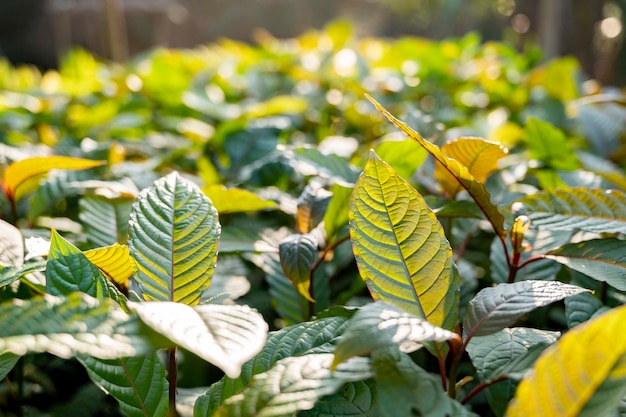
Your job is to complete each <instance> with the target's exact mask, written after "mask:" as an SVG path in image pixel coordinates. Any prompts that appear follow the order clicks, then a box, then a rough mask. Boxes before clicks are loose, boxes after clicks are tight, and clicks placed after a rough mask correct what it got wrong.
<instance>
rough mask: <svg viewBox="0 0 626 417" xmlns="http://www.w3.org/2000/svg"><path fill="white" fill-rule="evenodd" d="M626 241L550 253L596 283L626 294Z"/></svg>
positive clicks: (574, 245) (588, 244)
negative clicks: (599, 282)
mask: <svg viewBox="0 0 626 417" xmlns="http://www.w3.org/2000/svg"><path fill="white" fill-rule="evenodd" d="M625 250H626V242H625V241H623V240H619V239H615V238H605V239H593V240H587V241H584V242H579V243H571V244H569V245H565V246H562V247H560V248H558V249H556V250H553V251H551V252H548V253H547V254H546V255H545V258H548V259H552V260H554V261H557V262H558V263H560V264H563V265H565V266H567V267H568V268H571V269H573V270H575V271H578V272H580V273H583V274H585V275H587V276H589V277H591V278H593V279H595V280H597V281H602V282H606V283H607V284H609V285H610V286H612V287H615V288H617V289H618V290H620V291H626V253H625Z"/></svg>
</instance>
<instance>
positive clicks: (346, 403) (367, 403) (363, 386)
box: [298, 379, 381, 417]
mask: <svg viewBox="0 0 626 417" xmlns="http://www.w3.org/2000/svg"><path fill="white" fill-rule="evenodd" d="M376 399H377V388H376V382H375V381H374V379H366V380H364V381H356V382H348V383H346V384H344V385H343V386H342V387H341V389H340V390H339V391H338V392H336V393H334V394H331V395H326V396H324V397H322V398H320V399H319V400H317V402H316V403H315V406H314V407H313V408H312V409H310V410H307V411H301V412H299V413H298V416H300V417H340V416H350V417H380V416H381V414H380V412H379V411H378V407H377V406H376Z"/></svg>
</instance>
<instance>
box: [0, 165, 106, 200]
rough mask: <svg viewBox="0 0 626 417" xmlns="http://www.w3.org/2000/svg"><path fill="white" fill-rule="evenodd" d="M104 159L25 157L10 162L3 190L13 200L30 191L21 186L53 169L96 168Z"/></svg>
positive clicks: (3, 180)
mask: <svg viewBox="0 0 626 417" xmlns="http://www.w3.org/2000/svg"><path fill="white" fill-rule="evenodd" d="M103 164H104V162H103V161H92V160H90V159H82V158H72V157H69V156H41V157H33V158H27V159H23V160H21V161H17V162H13V163H12V164H10V165H9V166H8V167H7V168H6V169H5V170H4V173H3V175H2V190H3V191H4V193H5V194H6V195H7V196H8V197H9V198H10V199H13V200H18V199H19V198H20V197H22V196H24V195H25V194H26V193H27V192H28V191H32V190H20V193H19V194H18V193H17V191H18V189H19V187H20V186H21V185H23V184H25V183H26V182H27V181H28V180H30V179H33V178H37V177H40V176H42V175H44V174H47V173H48V172H50V171H51V170H53V169H72V170H80V169H87V168H94V167H97V166H100V165H103Z"/></svg>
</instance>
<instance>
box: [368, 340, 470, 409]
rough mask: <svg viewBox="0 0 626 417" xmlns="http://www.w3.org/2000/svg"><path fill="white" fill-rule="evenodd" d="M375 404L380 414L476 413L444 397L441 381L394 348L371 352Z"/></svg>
mask: <svg viewBox="0 0 626 417" xmlns="http://www.w3.org/2000/svg"><path fill="white" fill-rule="evenodd" d="M372 366H373V368H374V372H375V373H376V376H375V379H376V387H377V398H376V400H377V405H378V410H379V412H380V415H381V416H383V417H396V416H412V415H420V416H425V417H445V416H459V417H462V416H468V417H469V416H472V417H477V416H476V414H474V413H472V412H470V411H469V410H467V409H466V408H464V407H463V406H462V405H461V404H460V403H458V402H456V401H455V400H453V399H452V398H450V397H448V396H447V395H446V393H445V392H444V391H443V390H442V389H441V381H440V380H438V379H437V378H435V377H434V376H432V375H429V374H428V372H426V371H425V370H423V369H422V368H420V367H419V366H417V365H416V364H415V363H414V362H413V361H412V360H411V359H410V358H409V357H408V356H407V355H406V354H405V353H402V352H400V351H399V350H398V349H397V348H395V347H394V348H388V349H381V350H376V351H374V352H372Z"/></svg>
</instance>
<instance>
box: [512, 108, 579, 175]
mask: <svg viewBox="0 0 626 417" xmlns="http://www.w3.org/2000/svg"><path fill="white" fill-rule="evenodd" d="M524 137H525V138H526V142H527V143H528V149H529V151H530V158H531V159H535V160H537V161H540V162H542V163H543V164H544V165H546V166H548V167H550V168H553V169H554V170H558V171H573V170H575V169H577V168H579V166H580V163H579V162H578V158H577V157H576V153H575V152H574V150H573V148H572V144H571V142H570V141H568V140H567V138H566V137H565V135H564V134H563V132H562V131H560V130H559V129H557V128H556V127H554V126H552V125H551V124H550V123H548V122H545V121H543V120H540V119H536V118H534V117H531V118H529V119H528V122H527V123H526V135H525V136H524Z"/></svg>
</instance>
